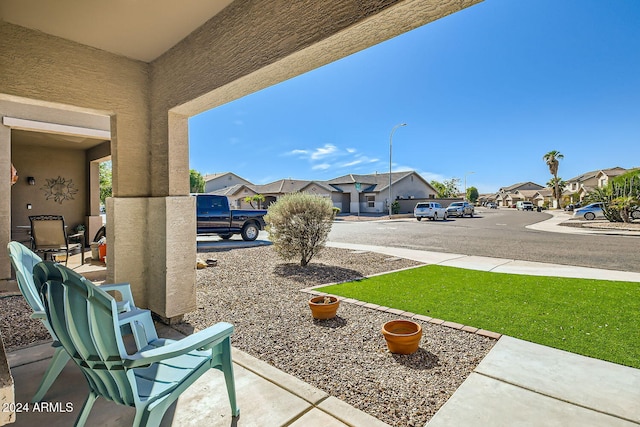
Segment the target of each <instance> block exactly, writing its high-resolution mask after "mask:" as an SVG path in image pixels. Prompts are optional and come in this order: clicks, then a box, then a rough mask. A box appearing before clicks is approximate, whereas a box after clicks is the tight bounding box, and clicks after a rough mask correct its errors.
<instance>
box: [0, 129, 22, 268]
mask: <svg viewBox="0 0 640 427" xmlns="http://www.w3.org/2000/svg"><path fill="white" fill-rule="evenodd" d="M19 172H20V171H18V173H19ZM10 176H11V129H10V128H8V127H6V126H3V125H2V124H0V177H2V178H1V179H0V194H2V195H3V197H0V243H1V245H2V247H1V248H0V280H2V279H9V278H10V277H11V262H10V261H9V255H8V254H7V250H6V247H7V244H8V243H9V242H10V241H11V182H10V179H9V178H10Z"/></svg>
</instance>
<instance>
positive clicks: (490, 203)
mask: <svg viewBox="0 0 640 427" xmlns="http://www.w3.org/2000/svg"><path fill="white" fill-rule="evenodd" d="M485 206H486V207H488V208H489V209H498V205H496V204H495V203H493V202H489V203H487V204H486V205H485Z"/></svg>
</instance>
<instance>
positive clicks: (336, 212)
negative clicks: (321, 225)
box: [331, 206, 340, 218]
mask: <svg viewBox="0 0 640 427" xmlns="http://www.w3.org/2000/svg"><path fill="white" fill-rule="evenodd" d="M331 209H333V217H334V218H335V217H337V216H338V215H340V208H337V207H335V206H334V207H333V208H331Z"/></svg>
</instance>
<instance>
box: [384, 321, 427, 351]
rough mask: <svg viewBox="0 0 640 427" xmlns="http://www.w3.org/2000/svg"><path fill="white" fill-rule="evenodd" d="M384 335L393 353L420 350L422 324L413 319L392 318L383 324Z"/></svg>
mask: <svg viewBox="0 0 640 427" xmlns="http://www.w3.org/2000/svg"><path fill="white" fill-rule="evenodd" d="M382 335H384V339H385V340H387V347H388V348H389V351H390V352H391V353H397V354H411V353H415V352H416V351H417V350H418V345H419V344H420V338H422V326H420V324H418V323H416V322H412V321H411V320H392V321H390V322H387V323H385V324H384V325H382Z"/></svg>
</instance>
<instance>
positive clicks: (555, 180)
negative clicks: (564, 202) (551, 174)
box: [547, 177, 567, 199]
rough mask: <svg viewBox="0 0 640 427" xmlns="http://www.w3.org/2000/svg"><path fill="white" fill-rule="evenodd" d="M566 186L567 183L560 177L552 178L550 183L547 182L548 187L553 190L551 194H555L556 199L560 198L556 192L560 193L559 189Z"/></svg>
mask: <svg viewBox="0 0 640 427" xmlns="http://www.w3.org/2000/svg"><path fill="white" fill-rule="evenodd" d="M556 184H558V185H556ZM565 185H567V182H566V181H564V180H563V179H562V178H560V177H558V178H551V179H550V180H549V182H547V187H549V188H551V193H552V194H553V198H554V199H557V198H558V193H556V191H558V188H563V187H564V186H565ZM561 195H562V191H560V196H561Z"/></svg>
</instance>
